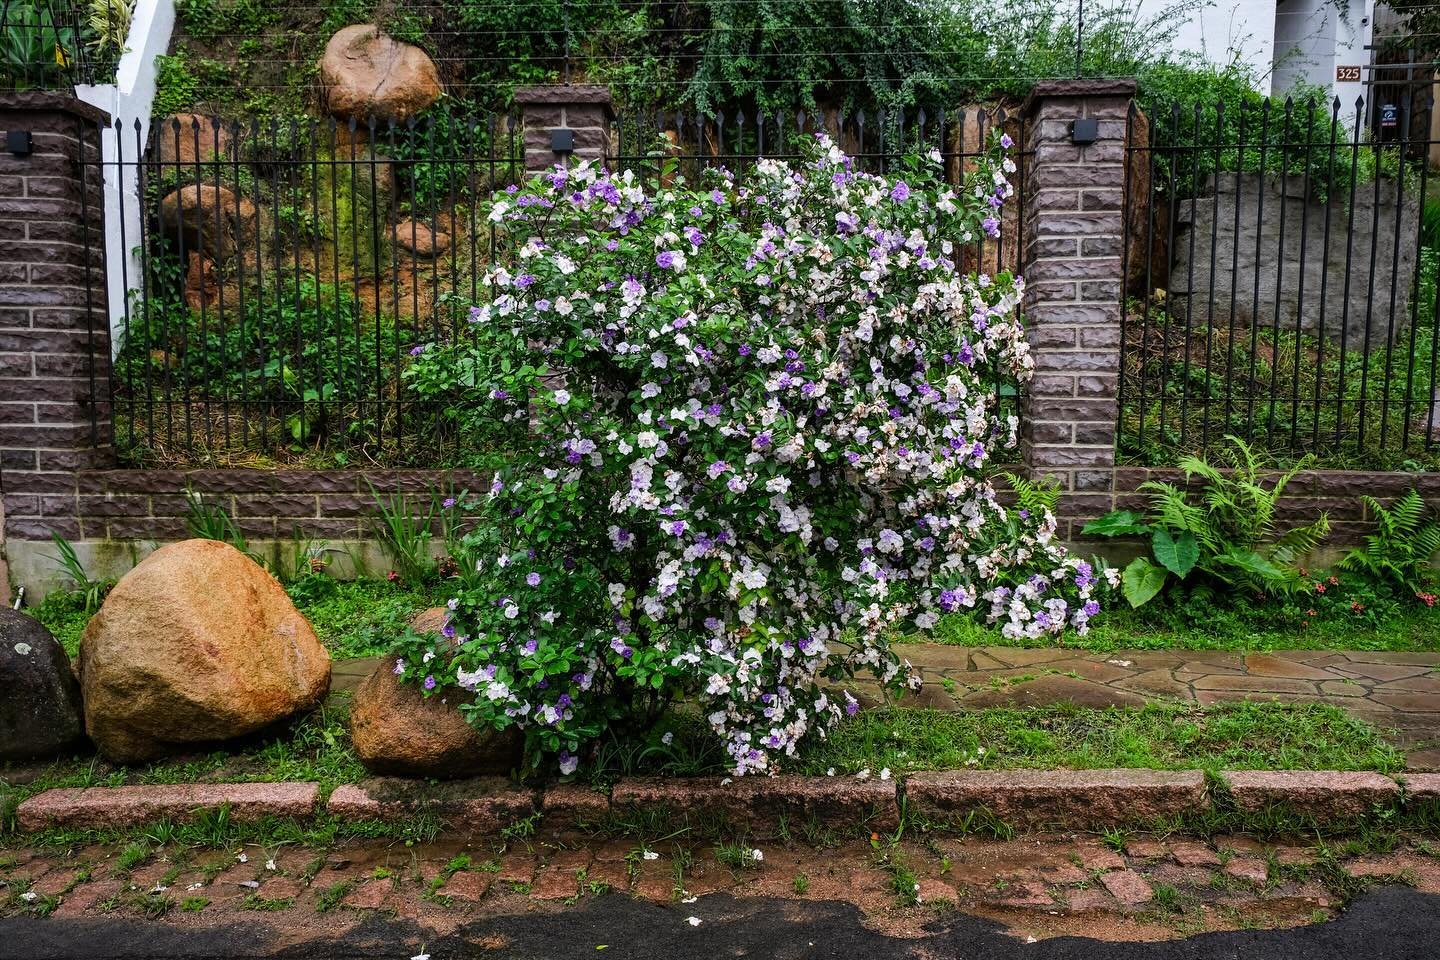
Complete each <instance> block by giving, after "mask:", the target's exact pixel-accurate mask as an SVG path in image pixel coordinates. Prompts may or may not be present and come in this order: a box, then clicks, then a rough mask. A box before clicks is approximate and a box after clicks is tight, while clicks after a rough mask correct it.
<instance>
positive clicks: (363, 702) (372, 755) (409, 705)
mask: <svg viewBox="0 0 1440 960" xmlns="http://www.w3.org/2000/svg"><path fill="white" fill-rule="evenodd" d="M394 666H395V661H394V659H393V658H389V657H387V658H386V659H384V660H382V661H381V663H380V665H379V666H378V667H376V668H375V672H374V673H372V674H370V676H369V677H367V678H366V679H365V682H364V683H362V684H360V687H359V689H357V690H356V691H355V699H354V700H353V701H352V702H351V705H350V739H351V741H352V742H353V743H354V745H355V755H356V756H357V757H359V758H360V762H361V763H363V764H365V768H366V769H367V770H370V771H372V772H374V773H380V774H391V775H396V776H407V777H433V778H436V779H442V780H451V779H459V778H462V777H474V776H480V775H483V774H508V773H510V772H511V771H512V770H513V769H515V767H516V766H518V765H519V762H520V753H521V749H522V747H523V746H524V742H523V737H522V736H521V734H520V732H519V731H517V730H515V729H514V728H513V727H512V728H511V729H510V730H507V731H505V732H503V733H496V732H493V731H487V732H485V733H481V732H480V731H478V730H476V729H475V728H474V727H472V726H470V724H468V723H466V722H465V718H464V717H463V716H461V714H460V710H459V709H458V707H459V705H460V704H461V703H464V702H467V701H468V699H469V697H466V698H464V699H461V698H458V697H455V696H434V697H425V696H424V695H422V694H421V692H420V690H419V688H418V687H416V686H415V685H414V684H409V683H401V682H400V678H399V677H397V676H395V672H394Z"/></svg>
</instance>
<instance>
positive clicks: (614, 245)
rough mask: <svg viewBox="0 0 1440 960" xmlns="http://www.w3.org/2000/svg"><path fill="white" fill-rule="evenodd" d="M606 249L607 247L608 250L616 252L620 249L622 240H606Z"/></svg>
mask: <svg viewBox="0 0 1440 960" xmlns="http://www.w3.org/2000/svg"><path fill="white" fill-rule="evenodd" d="M605 249H606V250H609V251H610V252H611V253H614V252H615V251H616V250H619V249H620V241H619V240H606V241H605Z"/></svg>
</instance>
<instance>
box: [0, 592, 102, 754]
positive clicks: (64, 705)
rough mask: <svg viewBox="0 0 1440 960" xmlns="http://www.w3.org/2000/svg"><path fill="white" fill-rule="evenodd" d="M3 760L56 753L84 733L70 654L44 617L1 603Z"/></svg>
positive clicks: (0, 738)
mask: <svg viewBox="0 0 1440 960" xmlns="http://www.w3.org/2000/svg"><path fill="white" fill-rule="evenodd" d="M0 691H4V693H3V694H0V760H33V759H36V758H39V757H51V756H54V755H55V754H57V753H59V752H60V751H62V750H64V749H65V748H66V747H68V746H70V745H72V744H74V743H75V742H77V741H78V740H80V739H81V738H82V737H83V736H84V735H85V727H84V724H83V723H82V721H81V715H80V683H79V682H78V681H77V680H76V679H75V672H74V671H73V670H71V669H70V658H69V657H67V656H66V655H65V648H64V647H62V646H60V643H59V641H57V640H56V639H55V638H54V637H53V636H51V634H50V631H49V630H46V629H45V627H44V626H43V625H41V624H40V622H39V621H37V620H34V619H32V618H30V617H27V616H25V614H23V613H19V612H17V611H15V610H11V609H9V608H6V607H0Z"/></svg>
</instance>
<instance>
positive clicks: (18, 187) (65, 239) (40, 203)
mask: <svg viewBox="0 0 1440 960" xmlns="http://www.w3.org/2000/svg"><path fill="white" fill-rule="evenodd" d="M108 122H109V121H108V118H107V117H106V116H105V114H104V113H103V112H101V111H99V110H97V109H96V108H94V107H92V106H89V105H87V104H83V103H81V102H79V101H78V100H74V99H72V98H70V97H67V96H62V95H60V94H55V93H38V92H27V93H9V94H0V489H3V491H4V512H3V516H4V528H3V529H4V534H5V537H4V538H3V539H9V540H42V539H49V536H50V534H51V533H52V532H53V533H59V534H61V535H62V536H65V537H69V538H72V539H73V538H76V537H79V536H80V535H81V531H80V529H79V519H78V517H77V514H76V509H75V503H76V485H75V471H77V470H82V469H90V468H101V467H108V466H112V465H113V460H114V451H113V447H112V446H111V424H110V328H109V319H108V317H109V314H108V312H107V310H106V304H105V223H104V212H105V198H104V191H103V189H102V186H101V184H102V176H101V174H102V171H101V165H100V162H99V161H100V131H101V128H102V127H103V126H104V125H105V124H107V123H108ZM27 135H28V136H27ZM27 150H28V152H27ZM3 590H4V585H3V584H0V592H3Z"/></svg>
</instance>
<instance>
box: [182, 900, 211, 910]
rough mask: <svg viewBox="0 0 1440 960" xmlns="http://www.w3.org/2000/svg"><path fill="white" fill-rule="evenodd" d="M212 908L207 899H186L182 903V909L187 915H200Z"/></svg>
mask: <svg viewBox="0 0 1440 960" xmlns="http://www.w3.org/2000/svg"><path fill="white" fill-rule="evenodd" d="M208 906H210V901H209V900H208V899H206V898H205V897H186V898H185V899H184V900H181V901H180V909H181V910H183V911H185V912H186V913H199V912H200V911H201V910H204V909H205V908H206V907H208Z"/></svg>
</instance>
